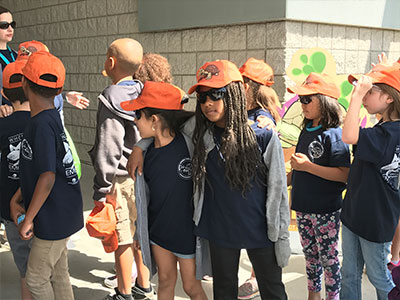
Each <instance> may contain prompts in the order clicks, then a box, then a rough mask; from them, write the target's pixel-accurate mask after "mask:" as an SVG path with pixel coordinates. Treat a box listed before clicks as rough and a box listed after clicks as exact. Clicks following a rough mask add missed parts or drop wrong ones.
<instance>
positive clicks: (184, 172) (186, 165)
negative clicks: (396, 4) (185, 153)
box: [178, 157, 192, 180]
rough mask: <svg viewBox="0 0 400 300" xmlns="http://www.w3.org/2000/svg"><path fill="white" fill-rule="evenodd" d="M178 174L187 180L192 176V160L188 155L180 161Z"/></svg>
mask: <svg viewBox="0 0 400 300" xmlns="http://www.w3.org/2000/svg"><path fill="white" fill-rule="evenodd" d="M178 174H179V176H181V177H182V178H183V179H186V180H187V179H190V178H192V160H191V159H190V158H187V157H186V158H184V159H182V160H181V161H180V162H179V164H178Z"/></svg>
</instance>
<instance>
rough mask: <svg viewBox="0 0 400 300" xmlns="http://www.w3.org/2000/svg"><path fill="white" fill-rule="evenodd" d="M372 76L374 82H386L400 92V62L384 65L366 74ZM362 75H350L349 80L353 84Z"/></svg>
mask: <svg viewBox="0 0 400 300" xmlns="http://www.w3.org/2000/svg"><path fill="white" fill-rule="evenodd" d="M365 75H366V76H368V77H371V78H372V83H385V84H387V85H389V86H391V87H392V88H394V89H396V90H397V91H399V92H400V63H394V64H393V65H392V66H387V67H385V66H383V67H381V68H380V69H379V70H376V71H371V72H368V73H367V74H365ZM361 76H362V75H349V77H348V80H349V82H350V83H351V84H353V82H354V81H358V79H360V77H361Z"/></svg>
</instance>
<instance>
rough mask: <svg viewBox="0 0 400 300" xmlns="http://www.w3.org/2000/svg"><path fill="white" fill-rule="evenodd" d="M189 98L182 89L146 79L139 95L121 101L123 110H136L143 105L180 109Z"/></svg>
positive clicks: (143, 106)
mask: <svg viewBox="0 0 400 300" xmlns="http://www.w3.org/2000/svg"><path fill="white" fill-rule="evenodd" d="M188 100H189V98H188V96H187V95H186V94H185V92H184V91H183V90H181V89H180V88H178V87H177V86H175V85H172V84H170V83H166V82H155V81H146V82H145V83H144V87H143V90H142V93H141V94H140V96H139V97H138V98H136V99H133V100H130V101H124V102H121V107H122V108H123V109H125V110H138V109H142V108H145V107H152V108H160V109H168V110H181V109H182V108H183V104H184V103H186V102H187V101H188Z"/></svg>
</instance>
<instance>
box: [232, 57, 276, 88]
mask: <svg viewBox="0 0 400 300" xmlns="http://www.w3.org/2000/svg"><path fill="white" fill-rule="evenodd" d="M239 71H240V73H242V76H244V77H247V78H249V79H251V80H253V81H255V82H258V83H260V84H262V85H267V86H271V85H273V84H274V71H273V70H272V68H271V67H270V65H269V64H267V63H266V62H265V61H263V60H259V59H255V58H252V57H251V58H249V59H248V60H247V61H246V62H245V63H244V64H243V66H241V67H240V69H239Z"/></svg>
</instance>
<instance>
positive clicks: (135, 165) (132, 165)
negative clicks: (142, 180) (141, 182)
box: [126, 146, 144, 180]
mask: <svg viewBox="0 0 400 300" xmlns="http://www.w3.org/2000/svg"><path fill="white" fill-rule="evenodd" d="M143 162H144V158H143V150H142V149H140V148H139V147H136V146H135V147H133V149H132V153H131V155H129V159H128V163H127V164H126V169H127V170H128V173H129V175H130V176H131V177H132V178H133V180H136V174H135V172H136V170H137V173H138V175H142V172H143Z"/></svg>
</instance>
